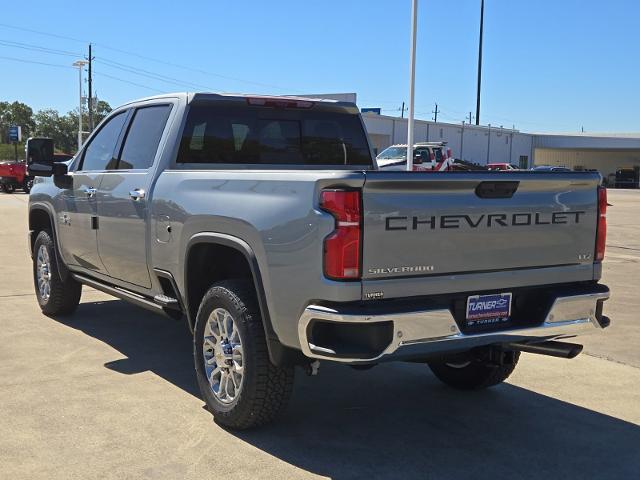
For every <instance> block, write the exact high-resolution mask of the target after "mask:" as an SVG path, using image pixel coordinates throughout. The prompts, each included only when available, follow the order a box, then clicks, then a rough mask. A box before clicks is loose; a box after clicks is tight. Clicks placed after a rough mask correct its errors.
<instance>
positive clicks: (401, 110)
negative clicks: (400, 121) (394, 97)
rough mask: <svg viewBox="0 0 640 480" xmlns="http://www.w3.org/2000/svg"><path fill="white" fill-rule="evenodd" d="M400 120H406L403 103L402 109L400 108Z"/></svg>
mask: <svg viewBox="0 0 640 480" xmlns="http://www.w3.org/2000/svg"><path fill="white" fill-rule="evenodd" d="M400 118H404V102H402V107H401V108H400Z"/></svg>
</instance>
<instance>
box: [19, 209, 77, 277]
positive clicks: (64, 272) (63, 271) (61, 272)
mask: <svg viewBox="0 0 640 480" xmlns="http://www.w3.org/2000/svg"><path fill="white" fill-rule="evenodd" d="M35 210H39V211H41V212H45V213H46V214H47V216H48V217H49V224H50V225H51V235H52V236H53V239H52V240H53V244H54V245H55V248H54V254H55V256H56V264H57V265H58V276H59V277H60V280H62V281H63V282H64V281H66V279H67V277H68V276H69V269H68V268H67V265H66V264H65V263H64V260H63V259H62V255H61V254H60V244H59V239H58V232H57V230H56V222H55V217H54V214H53V212H52V210H51V207H49V206H48V205H46V204H44V203H34V204H33V205H31V206H30V207H29V218H28V220H29V223H30V220H31V212H33V211H35ZM32 236H33V230H31V225H29V253H30V254H31V258H33V243H34V242H35V238H33V239H32Z"/></svg>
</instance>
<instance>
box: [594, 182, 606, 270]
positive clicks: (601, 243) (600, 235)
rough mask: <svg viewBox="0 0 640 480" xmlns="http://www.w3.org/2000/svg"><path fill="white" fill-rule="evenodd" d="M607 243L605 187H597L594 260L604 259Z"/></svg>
mask: <svg viewBox="0 0 640 480" xmlns="http://www.w3.org/2000/svg"><path fill="white" fill-rule="evenodd" d="M606 243H607V189H606V188H605V187H598V230H597V232H596V258H595V260H596V262H601V261H602V260H603V259H604V249H605V245H606Z"/></svg>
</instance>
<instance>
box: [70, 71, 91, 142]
mask: <svg viewBox="0 0 640 480" xmlns="http://www.w3.org/2000/svg"><path fill="white" fill-rule="evenodd" d="M87 63H88V62H85V61H84V60H78V61H76V62H73V66H74V67H78V88H79V89H80V104H79V110H78V150H80V148H82V67H84V66H85V65H86V64H87Z"/></svg>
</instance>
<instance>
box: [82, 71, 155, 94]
mask: <svg viewBox="0 0 640 480" xmlns="http://www.w3.org/2000/svg"><path fill="white" fill-rule="evenodd" d="M94 75H98V76H100V77H106V78H110V79H111V80H116V81H118V82H122V83H128V84H129V85H134V86H136V87H140V88H146V89H147V90H152V91H154V92H157V93H167V92H166V90H158V89H157V88H153V87H149V86H147V85H142V84H141V83H136V82H130V81H129V80H124V79H122V78H119V77H114V76H113V75H109V74H107V73H102V72H94Z"/></svg>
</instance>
